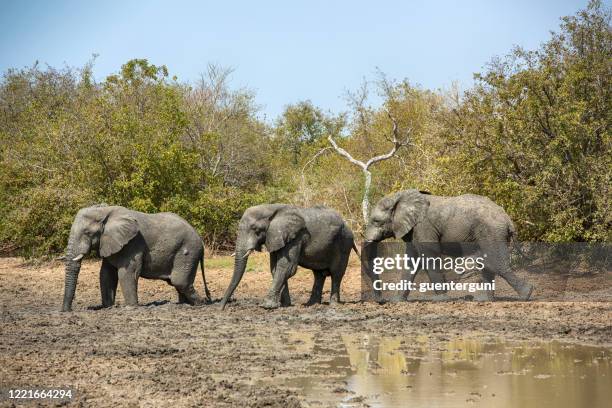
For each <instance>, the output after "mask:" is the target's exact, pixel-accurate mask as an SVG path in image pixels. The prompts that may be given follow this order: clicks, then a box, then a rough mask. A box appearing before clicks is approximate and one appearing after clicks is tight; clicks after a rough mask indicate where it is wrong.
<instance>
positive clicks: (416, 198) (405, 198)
mask: <svg viewBox="0 0 612 408" xmlns="http://www.w3.org/2000/svg"><path fill="white" fill-rule="evenodd" d="M428 208H429V201H427V199H425V197H423V194H422V193H421V192H419V191H417V190H406V191H401V192H399V193H397V201H396V203H395V207H394V210H393V218H392V223H391V228H392V229H393V235H394V236H395V238H397V239H401V238H402V237H403V236H404V235H406V234H407V233H409V232H410V230H411V229H412V228H414V226H415V225H417V224H418V223H419V222H420V221H421V220H422V219H423V218H424V217H425V214H426V213H427V209H428Z"/></svg>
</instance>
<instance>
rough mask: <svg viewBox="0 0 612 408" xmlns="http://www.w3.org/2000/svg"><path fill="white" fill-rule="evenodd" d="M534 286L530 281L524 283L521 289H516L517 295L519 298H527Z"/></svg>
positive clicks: (529, 296)
mask: <svg viewBox="0 0 612 408" xmlns="http://www.w3.org/2000/svg"><path fill="white" fill-rule="evenodd" d="M534 288H535V287H534V286H533V285H532V284H531V283H525V284H524V285H523V287H522V288H521V290H519V291H518V295H519V297H520V298H521V300H525V301H526V300H529V299H530V298H531V294H532V293H533V289H534Z"/></svg>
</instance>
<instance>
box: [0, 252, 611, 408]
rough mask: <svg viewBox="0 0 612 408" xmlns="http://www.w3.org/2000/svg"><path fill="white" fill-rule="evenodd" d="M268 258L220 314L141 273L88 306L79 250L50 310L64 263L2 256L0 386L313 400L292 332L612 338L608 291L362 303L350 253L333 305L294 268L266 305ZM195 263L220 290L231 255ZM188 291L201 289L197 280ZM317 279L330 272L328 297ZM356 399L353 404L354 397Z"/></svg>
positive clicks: (276, 402)
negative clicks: (126, 293)
mask: <svg viewBox="0 0 612 408" xmlns="http://www.w3.org/2000/svg"><path fill="white" fill-rule="evenodd" d="M267 259H268V258H267V254H255V255H253V256H252V257H251V259H250V260H249V268H248V270H247V273H246V274H245V277H244V279H243V281H242V283H241V284H240V286H239V287H238V289H237V291H236V293H235V298H236V302H232V303H230V304H229V305H228V307H227V309H226V310H225V311H223V312H221V311H220V310H219V308H218V305H216V304H214V305H207V306H199V307H191V306H187V305H179V304H177V303H176V293H175V291H174V289H173V288H172V287H170V286H168V285H167V284H165V283H163V282H160V281H147V280H140V283H139V285H140V287H139V297H140V303H141V304H142V305H146V306H140V307H138V308H135V309H127V308H124V307H122V306H121V304H120V303H121V300H122V297H121V295H120V294H118V299H119V305H118V306H116V307H114V308H110V309H106V310H99V311H93V310H87V307H88V306H91V305H96V304H99V302H100V295H99V285H98V270H99V262H96V261H86V262H84V264H83V268H82V270H81V274H80V277H79V284H78V287H77V297H76V300H75V303H74V305H73V309H74V312H71V313H60V312H58V310H59V308H60V305H61V300H62V292H63V279H64V277H63V266H62V264H61V263H59V262H51V263H44V264H38V265H33V264H28V263H26V262H24V260H22V259H18V258H4V259H0V313H1V329H0V341H1V342H0V388H4V389H6V388H7V387H17V386H28V387H35V386H37V387H60V386H70V387H73V388H76V389H77V390H78V392H77V394H76V398H75V400H74V401H73V402H75V403H76V404H79V405H82V406H117V405H119V406H161V405H164V406H175V407H186V406H193V407H196V406H279V407H280V406H283V407H285V406H312V405H317V403H318V402H317V401H312V400H308V399H307V398H305V397H304V395H302V394H301V393H300V390H299V389H295V388H289V387H287V386H286V384H288V383H290V380H291V378H293V377H299V376H303V375H306V374H307V370H308V369H309V368H308V367H312V365H313V363H316V362H317V361H319V360H321V359H322V358H323V357H324V356H323V357H322V354H321V353H323V354H324V353H325V350H324V349H323V348H321V347H319V350H320V351H319V352H313V350H308V349H304V348H301V347H300V344H302V343H303V340H302V339H301V338H300V337H301V336H310V337H311V338H316V341H317V342H318V344H326V343H327V342H329V344H337V343H338V342H339V341H340V340H339V339H340V337H341V335H344V334H346V333H374V334H377V335H380V336H387V335H388V336H404V337H406V338H409V337H411V336H416V335H419V336H427V338H428V339H429V340H428V341H429V342H430V344H431V345H432V347H435V344H436V342H437V341H442V340H445V339H448V338H449V337H455V336H472V337H473V336H488V337H497V338H503V339H530V340H531V339H534V340H551V339H557V340H561V341H570V342H580V343H591V344H598V345H603V346H607V347H609V346H610V342H611V340H612V337H611V334H612V327H611V321H612V320H611V317H612V308H611V307H610V303H609V302H537V301H534V302H526V303H524V302H516V301H501V302H494V303H476V302H468V301H454V302H443V303H442V302H408V303H401V304H399V303H398V304H385V305H378V304H373V303H361V302H359V297H360V283H361V282H360V274H359V265H358V259H357V258H356V257H355V256H353V258H352V259H351V264H350V269H349V270H348V271H347V276H346V277H345V280H344V281H343V284H342V296H343V300H344V301H345V303H344V304H341V305H335V306H329V305H326V304H324V305H320V306H313V307H304V306H302V303H304V302H305V301H306V300H307V298H308V294H309V291H310V287H311V285H312V274H311V273H310V272H309V271H305V270H300V271H299V272H298V274H297V275H296V276H295V277H294V278H292V280H291V281H290V288H291V294H292V300H293V303H294V306H292V307H288V308H282V309H278V310H274V311H268V310H264V309H262V308H260V307H259V306H258V305H259V303H260V301H261V300H262V299H263V296H264V295H265V293H266V292H267V289H268V285H269V284H270V280H271V279H270V272H269V270H268V266H267V262H268V261H267ZM206 267H207V271H206V272H207V280H208V282H209V285H210V288H211V291H212V293H213V296H214V297H215V298H216V299H219V298H220V297H221V296H222V294H223V291H224V290H225V287H226V286H227V284H228V282H229V279H230V275H231V270H232V259H231V258H230V257H227V256H225V257H214V258H212V259H207V260H206ZM585 282H586V284H587V285H589V284H590V283H589V282H591V281H585ZM602 282H603V284H604V285H606V284H607V285H609V280H608V281H606V280H605V279H604V280H603V281H602ZM598 286H599V288H601V286H600V284H599V283H598ZM197 288H198V290H199V291H200V293H202V283H201V278H200V277H198V278H197ZM328 290H329V281H328V282H326V292H325V293H324V296H325V297H326V298H327V296H328ZM322 375H323V377H322V378H323V381H325V386H326V387H328V388H329V389H330V390H336V392H338V393H339V395H340V394H342V392H343V390H342V385H343V384H342V381H341V379H337V378H335V377H332V376H330V377H329V378H325V377H324V376H325V374H324V373H323V374H322ZM340 396H341V395H340ZM340 396H339V398H340ZM353 402H354V403H355V404H357V405H359V404H360V403H361V402H360V399H359V396H356V397H355V398H354V400H353ZM363 404H365V403H363ZM0 405H9V402H7V401H6V400H4V401H2V400H0ZM323 405H325V404H323Z"/></svg>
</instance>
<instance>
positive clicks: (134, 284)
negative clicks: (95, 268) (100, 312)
mask: <svg viewBox="0 0 612 408" xmlns="http://www.w3.org/2000/svg"><path fill="white" fill-rule="evenodd" d="M141 267H142V261H141V260H140V258H138V259H132V260H131V261H130V262H129V263H128V264H127V265H123V266H121V267H119V270H118V276H119V284H120V285H121V292H123V299H124V300H125V304H126V305H127V306H137V305H138V276H139V275H140V268H141Z"/></svg>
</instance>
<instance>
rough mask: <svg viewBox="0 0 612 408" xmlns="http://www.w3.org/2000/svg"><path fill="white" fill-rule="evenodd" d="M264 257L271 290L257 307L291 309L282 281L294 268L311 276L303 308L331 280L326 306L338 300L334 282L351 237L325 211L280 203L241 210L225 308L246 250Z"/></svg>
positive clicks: (351, 244) (337, 281)
mask: <svg viewBox="0 0 612 408" xmlns="http://www.w3.org/2000/svg"><path fill="white" fill-rule="evenodd" d="M263 245H265V247H266V249H267V250H268V252H270V270H271V272H272V277H273V279H272V286H271V287H270V291H269V293H268V296H267V297H266V299H265V301H264V303H263V304H262V306H263V307H265V308H268V309H272V308H277V307H279V306H281V305H282V306H289V305H291V298H290V296H289V286H288V284H287V279H289V278H290V277H291V276H293V275H294V274H295V272H296V270H297V267H298V265H299V266H301V267H304V268H307V269H311V270H312V271H313V272H314V277H315V280H314V285H313V287H312V293H311V295H310V300H309V301H308V303H307V304H308V305H312V304H315V303H321V294H322V291H323V284H324V283H325V278H326V276H328V275H330V276H331V279H332V287H331V297H330V303H334V302H339V301H340V283H341V281H342V277H343V276H344V272H345V270H346V265H347V263H348V259H349V255H350V252H351V248H353V249H355V252H357V250H356V248H355V244H354V241H353V233H352V232H351V230H350V229H349V228H348V226H347V225H346V224H345V223H344V220H343V219H342V217H341V216H340V215H339V214H338V213H337V212H335V211H333V210H331V209H329V208H326V207H313V208H300V207H295V206H292V205H286V204H263V205H257V206H255V207H251V208H249V209H247V210H246V211H245V212H244V214H243V216H242V219H241V220H240V224H239V226H238V238H237V240H236V254H235V259H234V274H233V276H232V281H231V283H230V285H229V287H228V288H227V290H226V291H225V295H224V296H223V300H222V301H221V307H222V308H225V305H226V303H227V301H228V300H229V299H230V297H231V296H232V294H233V293H234V290H235V289H236V286H238V283H239V282H240V279H242V275H243V274H244V270H245V267H246V264H247V260H248V256H249V253H250V252H251V251H261V250H262V246H263Z"/></svg>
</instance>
